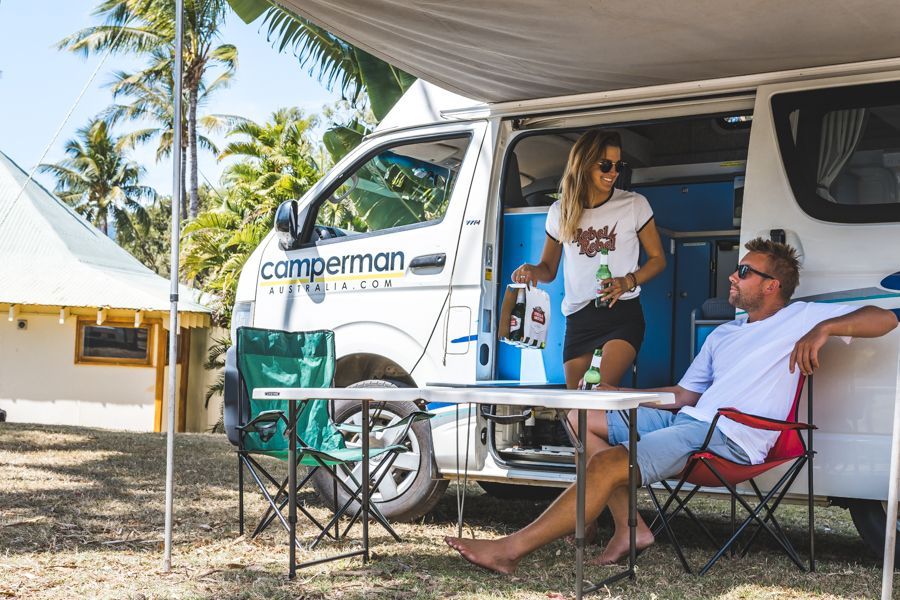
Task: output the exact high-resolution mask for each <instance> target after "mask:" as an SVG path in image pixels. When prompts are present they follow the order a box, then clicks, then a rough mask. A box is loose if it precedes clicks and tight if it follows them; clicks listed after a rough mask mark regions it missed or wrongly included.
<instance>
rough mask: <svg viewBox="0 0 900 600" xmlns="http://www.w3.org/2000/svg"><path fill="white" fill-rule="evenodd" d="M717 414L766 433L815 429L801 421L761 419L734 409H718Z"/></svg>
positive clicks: (813, 426)
mask: <svg viewBox="0 0 900 600" xmlns="http://www.w3.org/2000/svg"><path fill="white" fill-rule="evenodd" d="M718 414H719V415H720V416H723V417H726V418H728V419H731V420H732V421H734V422H735V423H740V424H741V425H745V426H747V427H752V428H753V429H764V430H766V431H800V430H806V431H809V430H810V429H816V426H815V425H810V424H808V423H803V422H801V421H782V420H780V419H772V418H769V417H761V416H759V415H751V414H749V413H745V412H741V411H739V410H738V409H736V408H720V409H719V412H718Z"/></svg>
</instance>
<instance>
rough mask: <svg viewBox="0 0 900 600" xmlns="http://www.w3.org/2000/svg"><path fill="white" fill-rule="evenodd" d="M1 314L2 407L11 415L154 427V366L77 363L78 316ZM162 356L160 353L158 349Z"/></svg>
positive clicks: (119, 426)
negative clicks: (12, 317) (15, 317)
mask: <svg viewBox="0 0 900 600" xmlns="http://www.w3.org/2000/svg"><path fill="white" fill-rule="evenodd" d="M20 319H24V320H26V321H27V322H28V326H27V329H25V330H19V329H17V327H16V325H17V323H16V321H13V322H10V321H8V320H7V319H6V318H2V319H0V408H3V409H4V410H6V412H7V420H9V421H12V422H29V423H44V424H59V425H82V426H91V427H107V428H111V429H127V430H133V431H152V430H153V425H154V409H155V407H154V402H155V388H156V369H155V368H154V366H152V365H151V366H111V365H110V366H107V365H93V364H90V365H89V364H75V333H76V322H77V319H76V318H75V317H74V316H72V317H69V318H68V319H67V320H66V322H65V324H63V325H60V324H59V321H58V317H57V316H55V315H43V314H23V315H22V316H21V317H20ZM153 356H154V357H155V356H156V353H155V352H154V353H153Z"/></svg>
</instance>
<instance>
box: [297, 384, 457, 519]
mask: <svg viewBox="0 0 900 600" xmlns="http://www.w3.org/2000/svg"><path fill="white" fill-rule="evenodd" d="M347 387H382V388H384V387H389V388H396V387H405V386H403V384H401V383H399V382H394V381H384V380H378V379H369V380H366V381H360V382H358V383H354V384H353V385H349V386H347ZM416 410H418V408H417V407H416V405H415V404H413V403H412V402H389V403H385V402H373V403H371V404H370V405H369V415H370V424H371V425H375V426H381V425H386V424H388V423H390V422H392V421H397V420H399V419H402V418H404V417H406V416H407V415H409V414H410V413H412V412H414V411H416ZM334 421H335V422H336V423H350V424H354V425H359V424H360V423H361V422H362V421H361V410H360V405H359V402H356V401H351V400H348V401H338V402H335V406H334ZM344 438H345V441H346V443H347V445H348V446H358V445H359V443H360V442H359V435H358V434H350V433H345V434H344ZM369 443H370V447H372V448H377V447H379V446H380V445H382V443H383V434H371V435H370V437H369ZM402 443H403V444H404V445H405V446H406V449H407V451H406V452H404V453H401V454H399V455H398V456H397V458H396V460H395V461H394V462H393V464H392V465H391V467H390V469H389V471H388V473H387V475H385V477H384V478H383V479H382V480H381V483H380V485H379V486H378V487H377V488H376V489H375V490H374V491H373V493H372V502H373V503H374V504H375V505H376V506H377V507H378V509H379V510H380V511H381V512H382V514H384V516H385V517H387V518H388V519H389V520H391V521H412V520H414V519H417V518H419V517H421V516H422V515H424V514H425V513H427V512H428V511H430V510H431V509H432V508H434V505H435V504H437V502H438V500H440V498H441V496H442V495H443V494H444V491H445V490H446V489H447V484H448V483H449V482H448V481H446V480H441V479H435V476H436V475H437V473H436V471H435V463H434V459H433V458H432V452H433V450H432V443H431V424H430V423H429V422H428V421H419V422H418V423H415V424H414V425H413V426H412V427H411V428H410V430H409V437H408V439H407V440H405V441H403V442H402ZM379 464H380V460H379V459H376V460H373V461H372V462H371V463H369V469H370V472H372V473H374V472H375V470H376V469H377V468H378V467H379ZM338 473H339V474H340V475H341V476H342V477H343V478H344V480H345V481H348V479H347V470H346V469H345V468H343V467H339V469H338ZM360 474H361V470H360V468H359V467H358V466H357V468H356V472H354V476H355V477H356V478H357V479H359V475H360ZM312 483H313V486H314V487H315V489H316V492H318V494H319V496H320V497H321V498H322V500H323V501H324V502H325V503H326V504H327V505H328V506H333V505H334V483H333V480H332V479H331V476H330V475H329V474H328V473H325V472H322V471H319V472H317V473H316V474H315V475H314V476H313V478H312ZM347 498H348V496H347V494H346V492H344V491H343V490H341V489H340V488H339V489H338V506H343V504H344V503H345V502H346V501H347ZM356 506H357V505H356V503H355V504H354V506H353V510H354V511H355V510H356Z"/></svg>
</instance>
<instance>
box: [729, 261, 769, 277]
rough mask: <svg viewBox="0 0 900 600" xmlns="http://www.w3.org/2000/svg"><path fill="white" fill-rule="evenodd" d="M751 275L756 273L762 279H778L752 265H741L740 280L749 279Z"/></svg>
mask: <svg viewBox="0 0 900 600" xmlns="http://www.w3.org/2000/svg"><path fill="white" fill-rule="evenodd" d="M750 273H756V274H757V275H759V276H760V277H763V278H765V279H776V277H773V276H771V275H769V274H768V273H763V272H762V271H757V270H756V269H754V268H753V267H751V266H750V265H744V264H740V265H738V266H737V274H738V279H747V276H748V275H750Z"/></svg>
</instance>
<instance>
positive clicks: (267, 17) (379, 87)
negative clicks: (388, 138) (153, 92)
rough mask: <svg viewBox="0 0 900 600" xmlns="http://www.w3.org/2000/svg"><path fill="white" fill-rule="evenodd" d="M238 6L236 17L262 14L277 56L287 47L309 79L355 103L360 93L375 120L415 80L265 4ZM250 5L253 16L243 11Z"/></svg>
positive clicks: (259, 0)
mask: <svg viewBox="0 0 900 600" xmlns="http://www.w3.org/2000/svg"><path fill="white" fill-rule="evenodd" d="M240 4H241V10H240V11H239V12H238V14H239V16H241V17H242V18H244V19H245V20H247V19H246V17H248V16H252V13H255V15H256V16H259V14H263V25H264V26H266V27H267V37H268V39H269V41H271V42H272V44H273V45H274V46H276V47H277V48H278V50H279V52H281V51H283V50H284V49H285V48H291V49H292V50H293V51H294V54H296V55H297V58H298V59H299V60H300V66H301V67H308V68H309V73H310V75H315V76H316V77H317V78H318V79H319V81H321V82H323V83H324V84H325V85H326V86H327V87H328V88H329V89H333V88H334V87H335V84H337V87H338V89H340V91H341V94H343V95H344V96H345V97H349V98H350V100H351V101H354V102H355V101H356V99H357V98H358V97H359V95H360V93H361V92H363V91H364V92H365V93H366V95H367V96H368V99H369V103H370V106H371V108H372V112H373V113H374V115H375V118H376V119H377V120H379V121H380V120H381V119H383V118H384V117H385V115H387V113H388V111H389V110H390V109H391V107H392V106H394V104H396V102H397V100H399V99H400V96H402V95H403V92H405V91H406V90H407V88H409V86H411V85H412V84H413V82H415V80H416V78H415V77H413V76H412V75H410V74H409V73H406V72H405V71H401V70H400V69H398V68H397V67H394V66H392V65H390V64H388V63H386V62H385V61H383V60H381V59H380V58H376V57H374V56H372V55H371V54H369V53H367V52H364V51H362V50H360V49H358V48H356V47H354V46H351V45H350V44H348V43H347V42H345V41H344V40H342V39H340V38H339V37H337V36H336V35H334V34H332V33H329V32H328V31H326V30H325V29H322V28H321V27H319V26H317V25H314V24H312V23H310V22H309V21H307V20H306V19H303V18H301V17H298V16H296V15H294V14H292V13H290V12H288V11H286V10H284V9H283V8H281V7H279V6H277V4H275V3H273V2H269V0H241V3H240ZM232 6H234V3H232ZM248 6H249V7H250V10H251V14H248V13H247V12H246V9H245V7H248ZM256 16H253V19H255V18H256ZM253 19H250V20H253Z"/></svg>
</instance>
